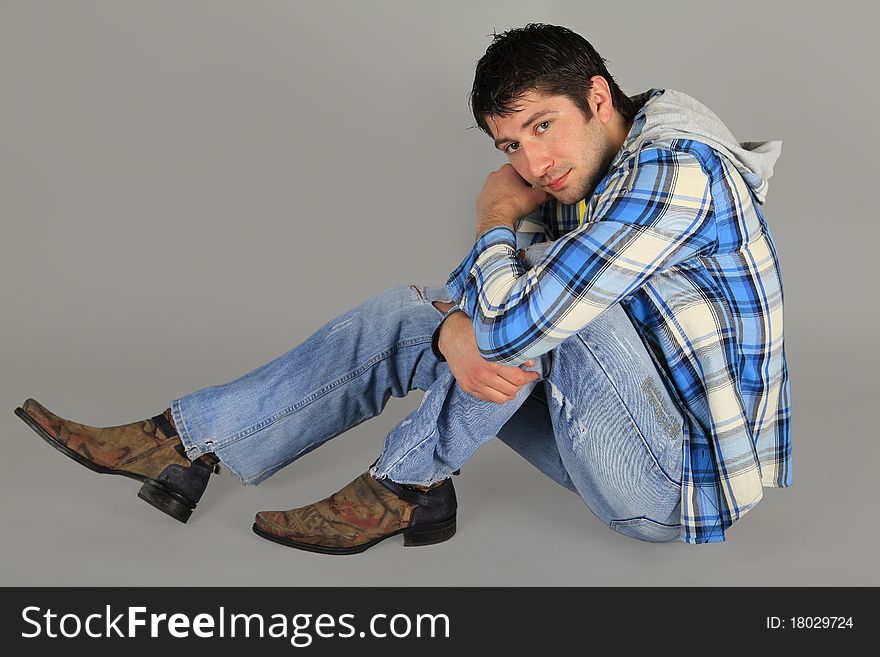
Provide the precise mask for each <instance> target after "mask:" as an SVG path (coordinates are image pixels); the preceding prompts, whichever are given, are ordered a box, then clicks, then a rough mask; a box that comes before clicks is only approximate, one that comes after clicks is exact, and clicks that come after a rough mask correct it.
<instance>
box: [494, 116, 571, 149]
mask: <svg viewBox="0 0 880 657" xmlns="http://www.w3.org/2000/svg"><path fill="white" fill-rule="evenodd" d="M548 114H559V112H558V111H556V110H549V109H545V110H538V111H537V112H535V113H534V114H532V115H531V116H530V117H529V118H527V119H526V120H525V121H523V124H522V126H520V130H525V129H526V128H528V127H529V126H530V125H532V124H533V123H534V122H535V121H537V120H538V119H540V118H541V117H544V116H547V115H548ZM509 141H513V139H508V138H507V137H499V138H498V139H496V140H495V148H499V147H500V146H501V144H504V143H506V142H509Z"/></svg>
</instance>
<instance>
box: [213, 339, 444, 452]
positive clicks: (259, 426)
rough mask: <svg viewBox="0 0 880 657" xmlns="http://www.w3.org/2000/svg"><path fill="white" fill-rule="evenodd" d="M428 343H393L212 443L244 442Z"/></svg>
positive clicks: (420, 340) (419, 341)
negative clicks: (402, 352) (405, 351)
mask: <svg viewBox="0 0 880 657" xmlns="http://www.w3.org/2000/svg"><path fill="white" fill-rule="evenodd" d="M430 343H431V336H430V335H428V336H420V337H416V338H408V339H406V340H401V341H399V342H397V343H395V345H394V346H393V347H392V348H391V349H386V350H385V351H381V352H379V353H378V354H376V355H374V356H372V357H370V358H369V359H368V360H367V361H366V362H365V363H364V364H363V365H361V366H359V367H357V368H355V369H353V370H351V371H349V372H347V373H346V374H344V375H343V376H341V377H339V378H338V379H337V380H336V381H334V382H333V383H331V384H328V385H325V386H323V387H321V388H319V389H318V390H316V391H313V392H311V393H309V395H308V396H306V397H304V398H303V399H301V400H300V401H299V402H297V403H296V404H292V405H290V406H288V407H287V408H284V409H282V410H280V411H278V412H277V413H273V414H272V415H270V416H269V417H268V418H266V419H264V420H261V421H260V422H257V423H256V424H254V425H251V426H250V427H248V428H246V429H242V430H241V431H239V432H238V433H237V434H234V435H232V436H230V437H229V438H226V439H225V440H223V441H222V442H221V441H214V444H215V445H216V446H217V447H218V448H222V447H228V446H230V445H234V444H235V443H237V442H239V441H241V440H244V439H245V438H247V437H248V436H251V435H253V434H255V433H257V432H259V431H262V430H263V429H265V428H266V427H269V426H271V425H273V424H275V422H277V421H278V420H281V419H283V418H285V417H287V416H288V415H290V414H292V413H295V412H296V411H299V410H301V409H303V408H305V407H306V406H308V405H309V404H311V403H313V402H315V401H317V400H318V399H320V398H321V397H323V396H324V395H326V394H328V393H330V392H332V391H333V390H335V389H336V388H338V387H339V386H341V385H343V384H345V383H348V382H349V381H352V380H354V379H356V378H357V377H359V376H361V375H362V374H364V372H366V371H368V370H369V369H370V368H372V367H375V366H376V365H378V364H379V363H381V362H382V361H383V360H387V359H388V358H389V357H390V356H392V355H393V354H395V353H396V352H397V351H399V350H400V349H402V348H405V347H412V346H415V345H418V344H430ZM349 428H351V427H349Z"/></svg>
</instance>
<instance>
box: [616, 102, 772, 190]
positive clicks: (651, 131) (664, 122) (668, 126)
mask: <svg viewBox="0 0 880 657" xmlns="http://www.w3.org/2000/svg"><path fill="white" fill-rule="evenodd" d="M633 101H634V102H635V103H636V107H641V109H640V110H639V112H638V113H637V114H636V118H635V120H634V122H633V128H632V130H630V136H629V137H628V138H627V142H626V143H625V144H624V148H623V150H624V151H626V154H628V155H629V154H632V153H638V152H639V150H641V147H642V145H645V142H648V141H650V142H654V141H664V142H667V141H670V140H672V139H692V140H694V141H699V142H702V143H704V144H706V145H707V146H710V147H711V148H713V149H715V150H716V151H718V152H719V153H720V154H721V155H723V156H724V157H726V158H727V159H728V160H730V161H731V162H732V163H733V165H734V166H735V167H736V168H737V170H738V171H739V172H740V174H741V175H742V177H743V179H744V180H745V181H746V183H747V184H748V185H749V187H751V188H752V191H753V192H754V194H755V198H756V199H757V200H758V202H759V203H763V202H764V199H765V198H766V197H767V187H768V180H769V179H770V176H772V175H773V165H774V164H775V162H776V160H777V159H778V158H779V154H780V153H781V152H782V142H781V141H747V142H742V143H740V142H737V141H736V138H735V137H734V136H733V134H731V132H730V130H728V129H727V126H726V125H724V124H723V123H722V122H721V119H719V118H718V117H717V116H715V114H714V113H713V112H712V110H710V109H709V108H708V107H706V106H705V105H703V104H702V103H700V102H699V101H697V100H695V99H694V98H691V97H690V96H688V95H687V94H684V93H682V92H680V91H674V90H672V89H650V90H648V91H646V92H645V93H642V94H639V95H638V96H634V97H633Z"/></svg>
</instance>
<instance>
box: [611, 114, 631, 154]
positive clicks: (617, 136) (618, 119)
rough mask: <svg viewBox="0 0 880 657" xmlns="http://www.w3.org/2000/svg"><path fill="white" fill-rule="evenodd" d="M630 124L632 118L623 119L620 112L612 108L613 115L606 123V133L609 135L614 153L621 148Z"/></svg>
mask: <svg viewBox="0 0 880 657" xmlns="http://www.w3.org/2000/svg"><path fill="white" fill-rule="evenodd" d="M632 124H633V122H632V119H624V118H623V115H622V114H621V113H620V112H618V111H617V110H614V116H613V117H612V119H611V121H610V122H609V124H608V133H609V136H610V137H611V143H612V144H613V146H614V152H615V153H616V152H618V151H620V149H621V148H623V143H624V142H625V141H626V137H627V135H628V134H629V131H630V129H632Z"/></svg>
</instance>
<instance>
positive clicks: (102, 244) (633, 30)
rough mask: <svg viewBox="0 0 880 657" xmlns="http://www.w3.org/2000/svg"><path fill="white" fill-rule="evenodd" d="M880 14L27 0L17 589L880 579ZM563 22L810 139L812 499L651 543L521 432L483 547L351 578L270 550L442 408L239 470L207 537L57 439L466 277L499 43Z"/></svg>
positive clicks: (18, 192)
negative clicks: (475, 118)
mask: <svg viewBox="0 0 880 657" xmlns="http://www.w3.org/2000/svg"><path fill="white" fill-rule="evenodd" d="M864 6H865V5H864V3H858V2H835V3H832V4H830V5H828V4H825V3H823V4H821V5H820V4H819V3H815V4H811V5H807V4H804V3H798V4H797V5H794V4H792V3H781V2H780V3H769V4H768V3H766V2H738V3H718V4H717V5H714V6H713V5H712V4H708V5H707V3H705V2H662V3H643V2H614V3H603V5H602V6H600V5H599V3H588V2H585V1H584V0H578V1H574V2H552V1H545V2H541V3H535V2H482V3H468V2H444V3H438V2H328V1H326V0H322V2H320V3H319V2H314V3H306V2H254V1H249V2H207V1H200V2H193V1H189V2H178V1H173V2H172V1H164V2H149V3H147V2H140V3H134V2H118V1H115V0H114V1H110V0H107V1H104V2H93V1H88V2H75V3H74V2H56V3H48V2H32V1H27V2H25V1H20V2H8V1H4V2H2V3H0V98H2V103H0V216H2V221H3V228H4V231H3V240H2V242H0V249H2V254H0V273H2V276H0V290H2V309H3V322H2V331H3V335H2V353H0V358H2V360H0V365H2V372H3V376H2V384H0V400H2V403H0V408H2V409H5V410H4V412H3V413H2V414H0V426H2V441H3V442H2V445H3V457H2V460H0V468H2V470H0V487H2V489H0V500H2V505H3V507H2V527H3V529H2V533H0V545H2V556H3V558H2V559H0V583H2V584H4V585H13V584H16V585H53V584H54V585H73V584H80V585H83V584H94V585H100V584H106V585H128V584H132V585H136V584H152V585H172V584H185V585H198V584H230V585H244V584H254V585H275V584H284V585H343V584H354V585H599V584H620V585H630V584H644V585H660V584H672V585H683V584H696V585H709V584H713V585H718V584H727V585H747V584H770V585H783V584H789V585H806V584H818V585H832V584H839V585H865V584H870V585H877V584H880V577H878V567H877V565H876V560H875V557H876V539H877V537H878V523H877V519H876V512H877V504H876V500H877V492H876V490H877V488H876V482H875V477H876V471H877V468H876V466H877V461H878V447H877V441H876V437H877V430H876V423H875V420H874V413H875V412H876V407H877V405H876V400H875V397H876V390H877V386H876V381H877V378H876V372H877V370H878V350H877V348H876V346H875V342H874V338H873V336H874V335H875V332H876V325H877V319H878V317H877V310H876V308H877V304H876V302H875V300H874V289H873V287H874V286H873V282H874V280H875V277H876V274H875V271H876V261H877V258H876V249H877V239H878V237H880V234H878V229H877V224H876V219H877V213H876V210H875V209H874V207H873V204H872V205H871V206H869V204H868V198H869V195H870V194H871V193H872V192H873V191H874V189H873V185H875V184H876V175H875V173H874V172H875V170H876V167H875V165H874V161H873V158H874V157H875V153H876V149H877V146H878V131H877V123H876V116H877V114H878V109H880V108H878V92H877V87H876V85H875V83H874V82H873V80H874V74H872V73H871V72H870V70H872V67H871V65H870V62H871V61H874V62H876V61H877V59H878V52H877V47H876V37H875V35H874V34H873V26H874V25H875V24H876V17H875V16H868V15H867V11H868V10H866V9H864V8H863V7H864ZM529 21H543V22H551V23H557V24H563V25H567V26H569V27H571V28H573V29H575V30H576V31H578V32H580V33H581V34H583V35H584V36H586V37H587V38H588V39H589V40H591V41H592V43H593V44H594V45H595V46H596V48H597V49H598V50H599V52H600V53H602V55H603V56H605V57H606V58H607V59H608V60H609V67H610V70H611V72H612V74H613V75H614V76H615V77H616V79H617V80H618V82H619V83H620V84H621V85H622V87H623V88H624V90H625V91H626V92H627V93H630V94H634V93H637V92H641V91H644V90H645V89H647V88H649V87H667V88H672V89H679V90H681V91H685V92H687V93H690V94H691V95H693V96H695V97H697V98H698V99H700V100H701V101H702V102H704V103H705V104H706V105H708V106H709V107H710V108H712V109H713V110H714V111H715V112H716V113H717V114H718V115H719V116H720V117H721V118H722V119H723V120H724V121H726V123H727V125H728V126H729V127H730V128H731V130H732V131H733V133H734V134H735V135H736V136H737V137H738V138H739V139H740V140H742V141H747V140H761V139H776V138H778V139H782V140H783V154H782V158H781V159H780V161H779V162H778V164H777V169H776V175H775V176H774V177H773V179H772V181H771V186H770V192H769V197H768V201H767V203H766V205H765V213H766V216H767V219H768V221H769V223H770V226H771V229H772V231H773V233H774V236H775V238H776V241H777V244H778V247H779V253H780V257H781V261H782V267H783V277H784V282H785V291H786V337H787V353H788V358H789V364H790V371H791V377H792V395H793V404H794V415H793V446H794V457H793V459H794V461H793V463H794V485H793V487H792V488H789V489H786V490H776V489H765V498H764V501H763V502H762V503H761V504H760V505H759V506H758V507H757V508H756V509H755V510H753V511H751V512H750V513H749V514H748V515H747V516H746V517H745V518H744V520H743V521H742V522H740V523H738V524H737V525H735V526H734V527H733V528H732V529H731V530H730V532H729V534H728V541H727V542H726V543H724V544H720V545H717V544H716V545H708V546H687V545H682V544H672V545H653V544H648V543H641V542H638V541H634V540H632V539H628V538H626V537H623V536H621V535H618V534H616V533H615V532H613V531H611V530H609V529H608V528H607V527H605V526H604V525H603V524H602V523H601V522H600V521H599V520H598V519H596V518H595V517H594V516H593V515H592V514H591V513H590V511H589V510H588V509H587V508H586V507H585V506H583V504H582V503H581V502H580V500H579V499H578V498H577V497H576V496H574V495H572V494H571V493H568V492H567V491H565V490H564V489H562V488H561V487H559V486H557V485H556V484H554V483H553V482H552V481H550V480H549V479H546V478H544V477H543V476H542V475H541V474H540V473H538V472H537V471H536V470H534V469H533V468H532V467H531V466H530V465H529V464H528V463H526V462H525V461H522V460H521V459H520V458H519V457H518V456H517V455H516V454H515V453H513V452H512V451H511V450H509V449H508V448H507V447H505V446H504V445H503V444H501V443H500V442H499V441H493V442H492V443H490V444H488V445H487V446H485V447H484V448H483V449H482V450H480V451H479V452H478V453H477V455H476V456H475V457H474V458H473V459H472V461H471V462H469V463H468V465H467V466H466V468H465V470H464V473H463V475H462V476H461V477H459V478H458V479H457V480H456V486H457V489H458V491H459V499H460V502H461V507H460V510H459V531H458V534H457V535H456V536H455V538H454V539H453V540H451V541H448V542H446V543H443V544H441V545H437V546H434V547H426V548H421V549H403V548H402V541H400V540H399V539H390V540H389V541H386V542H384V543H382V544H381V545H380V546H378V547H375V548H373V549H371V550H370V551H368V552H366V553H364V554H362V555H359V556H353V557H344V558H342V557H329V556H322V555H316V554H311V553H307V552H300V551H297V550H291V549H287V548H284V547H281V546H277V545H274V544H271V543H268V542H266V541H264V540H262V539H259V538H258V537H256V536H255V535H254V534H253V533H252V532H251V528H250V527H251V522H252V519H253V514H254V513H255V512H256V511H257V510H263V509H278V508H290V507H293V506H299V505H301V504H305V503H308V502H311V501H314V500H317V499H320V498H322V497H324V496H326V495H328V494H330V493H331V492H333V491H335V490H337V489H338V488H339V487H341V486H342V485H344V484H345V483H347V482H348V481H350V480H351V479H353V478H354V477H355V476H357V475H358V474H359V473H360V472H363V471H364V470H365V468H366V466H367V465H368V464H369V463H370V462H371V461H372V459H373V458H374V457H375V455H376V454H378V451H379V450H380V448H381V445H382V441H383V438H384V435H385V433H386V432H387V431H388V430H389V429H390V428H391V427H392V426H393V425H394V424H395V423H396V422H398V421H399V420H400V419H402V418H403V417H404V415H405V414H406V413H408V412H409V411H410V410H411V409H413V408H415V406H416V405H417V403H418V397H419V394H418V393H416V394H414V395H411V396H410V397H409V398H407V399H405V400H396V399H392V400H391V402H390V403H389V405H388V407H387V408H386V412H385V413H384V414H383V415H382V416H381V417H379V418H376V419H374V420H371V421H369V422H367V423H365V424H363V425H361V426H359V427H357V428H355V429H353V430H351V431H350V432H348V433H347V434H345V435H344V436H342V437H339V438H337V439H336V440H334V441H331V442H330V443H328V444H326V445H325V446H323V447H322V448H321V449H320V450H318V451H316V452H313V453H312V454H310V455H308V456H306V457H304V458H303V459H302V460H300V461H298V462H297V463H295V464H293V465H291V466H290V467H289V468H287V469H285V470H283V471H281V472H280V473H278V474H277V475H275V476H274V477H272V478H271V479H269V480H268V481H266V482H265V483H264V484H262V485H261V486H259V487H255V488H254V487H247V488H246V487H242V486H240V485H238V483H237V481H236V480H235V479H234V478H233V477H232V476H231V475H230V474H229V473H228V472H227V473H225V474H224V475H223V476H221V477H215V478H214V480H213V482H212V483H211V485H210V486H209V488H208V491H207V493H206V495H205V497H204V499H203V502H202V503H201V504H200V505H199V509H198V511H197V512H196V513H195V515H194V516H193V519H192V520H191V521H190V523H189V524H187V525H186V526H183V525H180V524H179V523H177V522H176V521H174V520H172V519H170V518H168V517H166V516H164V515H163V514H161V513H159V512H156V511H154V510H152V509H150V508H149V507H148V506H147V505H146V504H144V503H143V502H142V501H140V500H139V499H138V498H137V496H136V492H137V488H138V484H137V483H136V482H133V481H131V480H127V479H122V478H119V477H100V476H97V475H94V474H92V473H90V472H89V471H87V470H86V469H85V468H82V467H81V466H79V465H77V464H75V463H73V462H72V461H70V460H69V459H66V458H63V457H62V456H61V455H60V454H58V453H57V452H55V451H54V450H52V449H51V448H49V447H48V446H47V445H46V444H45V443H44V442H43V441H42V440H40V439H39V438H38V437H37V436H36V435H35V434H34V433H33V432H32V431H31V430H30V429H29V428H28V427H26V426H25V425H24V424H23V423H22V422H21V421H20V420H19V419H18V418H17V417H15V415H13V412H12V411H13V409H14V408H15V407H16V406H17V405H19V404H20V403H21V402H22V401H23V400H24V399H25V398H27V397H35V398H37V399H39V400H40V401H41V402H42V403H44V404H45V405H47V406H48V407H49V408H50V409H52V410H53V411H55V412H57V413H59V414H61V415H63V416H65V417H68V418H71V419H75V420H78V421H80V422H84V423H86V424H92V425H97V426H101V425H115V424H122V423H125V422H130V421H132V420H136V419H141V418H144V417H147V416H149V415H152V414H155V413H158V412H160V411H161V410H162V409H164V408H165V407H166V406H167V405H168V403H169V401H170V400H171V399H173V398H175V397H178V396H181V395H184V394H186V393H188V392H191V391H193V390H196V389H198V388H201V387H204V386H207V385H213V384H217V383H223V382H226V381H229V380H231V379H233V378H237V377H238V376H240V375H241V374H243V373H245V372H247V371H249V370H251V369H253V368H254V367H256V366H258V365H260V364H262V363H264V362H266V361H268V360H270V359H272V358H274V357H276V356H278V355H280V354H281V353H284V352H285V351H287V350H288V349H289V348H290V347H292V346H293V345H294V344H296V343H298V342H300V341H302V340H303V339H305V338H306V337H307V336H308V335H309V334H310V333H311V332H312V331H314V330H315V329H317V328H318V327H319V326H321V325H322V324H323V323H324V322H326V321H328V320H329V319H331V318H332V317H334V316H336V315H337V314H339V313H341V312H343V311H344V310H346V309H348V308H350V307H351V306H353V305H355V304H356V303H359V302H360V301H363V300H364V299H366V298H369V297H370V296H373V295H374V294H376V293H378V292H380V291H382V290H384V289H387V288H389V287H392V286H395V285H399V284H405V283H428V284H437V283H440V284H442V283H443V282H445V280H446V276H447V274H448V273H449V272H450V271H451V269H452V268H453V267H454V266H455V265H456V264H458V262H459V261H460V259H461V258H462V257H463V256H464V254H465V253H466V252H467V250H468V249H469V247H470V245H471V243H472V237H473V229H474V209H473V206H474V201H475V199H476V196H477V193H478V192H479V190H480V187H481V185H482V183H483V181H484V179H485V176H486V174H487V173H488V172H489V171H490V170H493V169H495V168H497V167H498V166H500V165H501V164H502V163H503V160H502V159H501V157H500V154H498V153H497V152H495V151H494V150H493V149H492V148H491V144H490V142H489V140H488V138H486V137H485V136H484V135H483V134H482V133H480V132H479V131H478V130H476V129H468V128H469V127H470V126H471V125H472V119H471V117H470V115H469V113H468V108H467V102H466V101H467V94H468V92H469V90H470V85H471V82H472V79H473V77H472V76H473V67H474V65H475V63H476V61H477V59H478V58H479V57H480V56H481V55H482V53H483V52H484V51H485V49H486V47H487V46H488V44H489V43H490V41H491V39H490V38H488V36H487V35H489V34H490V33H491V32H492V30H493V28H494V29H497V30H498V31H502V30H504V29H508V28H510V27H516V26H520V25H523V24H525V23H526V22H529Z"/></svg>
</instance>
